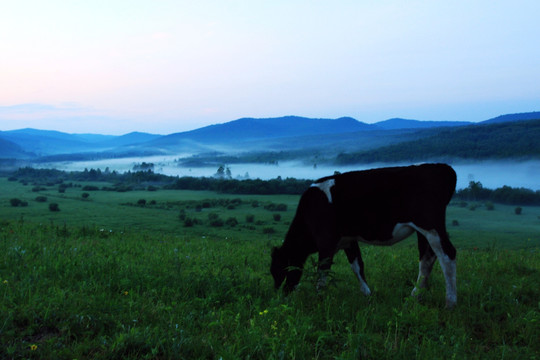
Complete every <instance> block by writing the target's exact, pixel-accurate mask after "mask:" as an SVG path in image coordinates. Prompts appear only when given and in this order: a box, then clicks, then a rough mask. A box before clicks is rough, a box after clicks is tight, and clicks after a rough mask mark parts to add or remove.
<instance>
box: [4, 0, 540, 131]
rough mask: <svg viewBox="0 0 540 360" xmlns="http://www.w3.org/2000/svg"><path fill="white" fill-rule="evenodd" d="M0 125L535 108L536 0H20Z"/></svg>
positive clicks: (8, 36)
mask: <svg viewBox="0 0 540 360" xmlns="http://www.w3.org/2000/svg"><path fill="white" fill-rule="evenodd" d="M1 8H2V9H1V11H0V130H10V129H19V128H25V127H33V128H38V129H53V130H60V131H65V132H78V133H80V132H93V133H108V134H122V133H127V132H130V131H146V132H153V133H162V134H165V133H172V132H178V131H185V130H190V129H194V128H197V127H201V126H205V125H209V124H213V123H222V122H226V121H230V120H234V119H237V118H240V117H273V116H283V115H299V116H308V117H328V118H337V117H341V116H352V117H354V118H356V119H358V120H361V121H365V122H376V121H380V120H385V119H387V118H390V117H397V116H399V117H405V118H414V119H421V120H422V119H423V120H470V121H479V120H485V119H488V118H490V117H494V116H497V115H500V114H505V113H513V112H527V111H538V110H540V63H539V61H538V59H540V46H539V45H538V39H540V22H539V21H538V19H537V18H538V14H540V2H539V1H537V0H515V1H493V0H489V1H488V0H478V1H462V0H457V1H446V2H440V1H430V0H417V1H398V0H384V1H364V0H344V1H332V2H331V1H318V0H315V1H314V0H310V1H301V0H300V1H282V0H277V1H262V0H249V1H247V0H246V1H208V0H200V1H172V0H170V1H168V0H159V1H146V0H145V1H142V0H131V1H119V0H107V1H99V0H96V1H76V0H73V1H65V0H47V1H42V0H20V1H6V2H4V3H2V7H1Z"/></svg>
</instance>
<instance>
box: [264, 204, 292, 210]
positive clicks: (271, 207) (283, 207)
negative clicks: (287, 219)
mask: <svg viewBox="0 0 540 360" xmlns="http://www.w3.org/2000/svg"><path fill="white" fill-rule="evenodd" d="M264 208H265V209H266V210H268V211H287V204H274V203H270V204H268V205H265V206H264Z"/></svg>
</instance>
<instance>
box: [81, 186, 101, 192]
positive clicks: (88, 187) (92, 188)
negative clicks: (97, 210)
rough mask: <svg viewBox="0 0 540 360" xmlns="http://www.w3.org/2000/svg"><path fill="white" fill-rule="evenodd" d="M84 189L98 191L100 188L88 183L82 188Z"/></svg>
mask: <svg viewBox="0 0 540 360" xmlns="http://www.w3.org/2000/svg"><path fill="white" fill-rule="evenodd" d="M82 190H83V191H98V190H99V188H98V187H97V186H93V185H86V186H84V187H83V188H82Z"/></svg>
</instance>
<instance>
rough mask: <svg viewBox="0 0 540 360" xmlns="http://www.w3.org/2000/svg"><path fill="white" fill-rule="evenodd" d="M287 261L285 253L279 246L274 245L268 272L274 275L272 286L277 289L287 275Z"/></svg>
mask: <svg viewBox="0 0 540 360" xmlns="http://www.w3.org/2000/svg"><path fill="white" fill-rule="evenodd" d="M288 266H289V261H288V259H287V255H286V254H285V253H284V251H283V250H282V249H280V248H277V247H274V249H272V264H271V265H270V272H271V273H272V276H273V277H274V287H275V288H276V289H279V288H280V286H281V284H282V283H283V281H284V280H285V278H286V277H287V267H288Z"/></svg>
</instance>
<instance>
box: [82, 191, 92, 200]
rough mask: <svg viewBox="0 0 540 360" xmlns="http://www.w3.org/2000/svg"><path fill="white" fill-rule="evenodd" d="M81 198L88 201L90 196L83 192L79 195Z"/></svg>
mask: <svg viewBox="0 0 540 360" xmlns="http://www.w3.org/2000/svg"><path fill="white" fill-rule="evenodd" d="M81 196H82V198H83V199H88V197H89V196H90V194H89V193H87V192H84V193H82V194H81Z"/></svg>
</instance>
